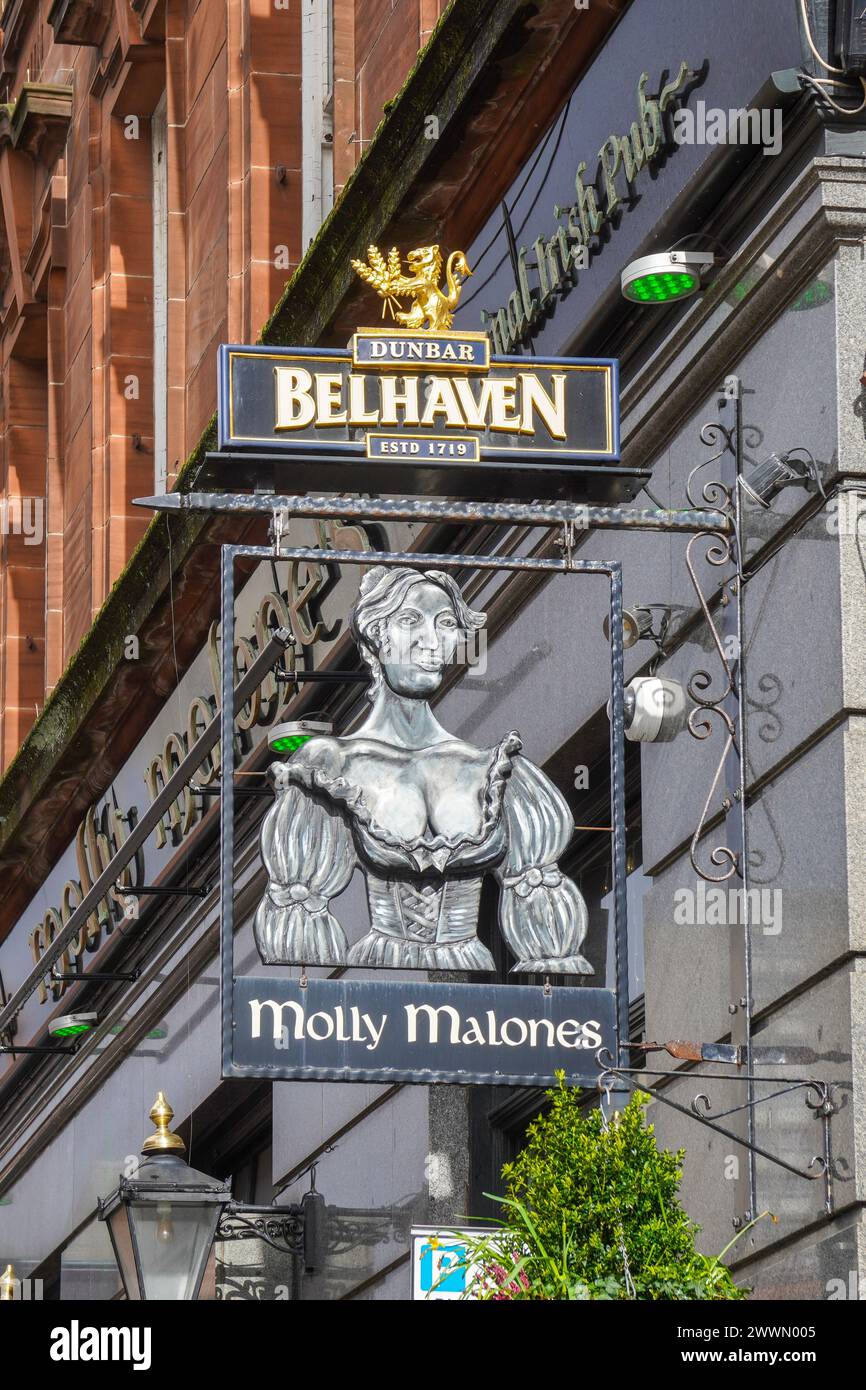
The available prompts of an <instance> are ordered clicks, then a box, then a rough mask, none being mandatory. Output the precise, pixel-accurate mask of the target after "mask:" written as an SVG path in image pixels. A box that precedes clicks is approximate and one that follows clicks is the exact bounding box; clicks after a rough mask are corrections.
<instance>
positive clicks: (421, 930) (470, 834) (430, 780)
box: [255, 566, 593, 975]
mask: <svg viewBox="0 0 866 1390" xmlns="http://www.w3.org/2000/svg"><path fill="white" fill-rule="evenodd" d="M484 621H485V615H484V614H483V613H476V612H473V610H472V609H471V608H470V607H469V606H468V605H467V603H466V602H465V600H464V598H463V596H462V594H461V592H460V589H459V588H458V586H457V584H456V583H455V582H454V580H453V579H451V577H450V576H449V575H447V574H445V573H442V572H439V571H432V570H431V571H426V572H424V571H418V570H412V569H386V568H385V567H384V566H377V567H376V568H374V569H371V570H370V571H369V572H368V573H367V574H365V576H364V578H363V580H362V582H361V588H360V595H359V598H358V601H357V603H356V605H355V608H354V610H353V613H352V618H351V622H352V630H353V633H354V636H355V639H356V641H357V642H358V645H359V648H360V651H361V655H362V656H363V658H364V660H365V662H366V663H367V665H368V666H369V667H370V670H371V673H372V681H371V685H370V689H369V699H370V703H371V705H372V709H371V711H370V714H369V715H368V717H367V719H366V720H365V721H364V723H363V724H362V725H361V726H360V727H359V728H358V729H357V730H356V731H355V732H354V733H351V734H347V735H346V736H344V737H339V738H337V737H333V738H314V739H311V740H310V741H309V742H308V743H307V744H305V745H304V746H303V747H302V748H300V749H299V750H298V752H296V753H295V754H294V756H293V757H292V758H291V760H290V761H287V762H281V763H277V764H275V765H274V767H273V768H272V769H271V776H272V779H273V782H274V787H275V791H276V800H275V804H274V805H273V807H272V808H271V810H270V811H269V812H268V815H267V816H266V818H265V822H264V827H263V830H262V857H263V860H264V864H265V867H266V869H267V872H268V876H269V887H268V890H267V893H266V894H265V896H264V898H263V899H262V901H261V903H260V905H259V908H258V911H257V914H256V919H255V937H256V943H257V945H258V949H259V953H260V955H261V957H262V960H263V961H264V962H265V963H266V964H289V963H296V964H300V963H303V964H307V965H316V964H320V965H357V966H391V967H395V968H402V969H423V970H427V969H430V970H492V969H493V968H494V962H493V957H492V956H491V954H490V952H489V951H488V949H487V947H486V946H484V945H483V944H482V943H481V942H480V941H479V939H478V936H477V923H478V909H479V902H480V897H481V884H482V880H483V878H484V875H485V874H486V873H488V872H489V873H493V874H495V876H496V878H497V880H498V882H499V885H500V906H499V926H500V929H501V931H502V934H503V936H504V937H505V940H506V941H507V943H508V945H509V947H510V948H511V950H512V952H513V953H514V955H515V956H516V958H517V963H516V964H515V965H514V966H513V972H527V971H541V972H546V973H558V974H580V975H590V974H592V973H593V972H592V967H591V966H590V964H589V962H588V961H587V960H586V959H585V958H584V957H583V956H582V955H581V953H580V948H581V946H582V944H583V939H584V936H585V935H586V906H585V904H584V901H583V899H582V897H581V895H580V893H579V892H578V890H577V888H576V886H575V885H574V883H572V882H571V880H570V879H568V878H566V877H565V876H564V875H563V874H562V873H561V872H560V870H559V867H558V860H559V858H560V856H561V855H562V853H563V851H564V850H565V848H566V846H567V844H568V842H569V840H570V838H571V834H572V817H571V814H570V812H569V809H568V805H567V803H566V801H565V800H564V798H563V797H562V796H561V795H560V793H559V791H558V790H557V789H556V787H555V786H554V785H553V783H552V782H551V781H550V780H549V779H548V778H547V777H546V776H545V775H544V773H543V772H541V771H540V770H539V769H538V768H537V767H535V765H534V764H533V763H531V762H529V760H528V759H526V758H524V757H522V756H521V747H522V744H521V740H520V738H519V736H518V735H517V734H516V733H509V734H507V735H506V736H505V738H503V739H502V741H501V742H500V743H499V744H498V745H497V746H496V747H495V748H487V749H480V748H474V747H472V745H471V744H468V743H464V742H463V741H462V740H461V739H459V738H455V737H454V736H453V735H452V734H449V733H448V732H447V730H446V729H444V728H443V727H442V725H441V724H440V723H439V722H438V720H437V719H436V717H435V715H434V714H433V711H432V710H431V708H430V704H429V700H430V698H431V697H432V696H433V695H434V694H435V693H436V691H437V690H438V689H439V687H440V685H441V683H442V680H443V676H444V671H445V668H446V666H447V665H448V663H449V662H451V661H453V659H454V656H455V652H456V650H457V646H458V643H459V642H460V640H461V639H462V638H465V636H466V635H467V634H468V633H469V632H470V631H472V630H473V629H475V628H478V627H481V626H483V624H484ZM356 867H360V868H361V870H362V871H363V874H364V877H365V879H366V884H367V897H368V902H369V908H370V924H371V925H370V930H369V932H368V933H367V935H366V936H364V937H363V938H362V939H361V940H359V941H356V942H355V943H354V944H353V945H352V946H351V947H350V946H349V945H348V942H347V939H346V935H345V933H344V931H343V928H342V927H341V926H340V924H339V922H338V921H337V919H336V918H335V916H334V914H333V913H332V912H331V906H330V904H331V899H332V898H334V897H336V896H337V895H338V894H339V893H341V892H342V891H343V889H344V888H345V887H346V885H347V884H348V882H349V880H350V878H351V877H352V874H353V872H354V870H355V868H356Z"/></svg>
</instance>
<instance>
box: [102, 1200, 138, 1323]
mask: <svg viewBox="0 0 866 1390" xmlns="http://www.w3.org/2000/svg"><path fill="white" fill-rule="evenodd" d="M108 1230H109V1234H110V1236H111V1244H112V1245H113V1246H114V1256H115V1259H116V1260H117V1267H118V1269H119V1270H120V1277H121V1279H122V1280H123V1287H124V1289H125V1290H126V1296H127V1298H128V1299H132V1300H135V1301H138V1300H139V1299H140V1298H141V1290H140V1289H139V1287H138V1270H137V1269H136V1267H135V1252H134V1250H133V1247H132V1235H131V1233H130V1229H129V1208H128V1207H127V1205H126V1203H125V1202H120V1203H119V1204H118V1206H116V1207H115V1209H114V1211H113V1212H112V1214H111V1216H109V1218H108Z"/></svg>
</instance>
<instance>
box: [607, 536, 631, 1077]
mask: <svg viewBox="0 0 866 1390" xmlns="http://www.w3.org/2000/svg"><path fill="white" fill-rule="evenodd" d="M623 683H624V673H623V629H622V566H621V565H620V564H616V565H613V564H612V565H611V569H610V689H611V708H610V713H611V719H610V810H611V817H612V820H613V841H612V846H611V849H612V859H613V865H612V867H613V875H612V877H613V920H614V966H615V972H616V974H615V979H616V1047H617V1066H620V1067H621V1066H626V1065H627V1064H628V1057H627V1055H626V1046H625V1044H626V1041H627V1039H628V1035H629V1023H628V1020H629V997H628V995H629V983H628V916H627V907H626V902H627V888H626V845H625V712H624V709H623V699H622V694H623ZM615 693H618V695H619V698H618V699H617V698H614V695H615Z"/></svg>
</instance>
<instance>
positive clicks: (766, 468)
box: [739, 448, 824, 510]
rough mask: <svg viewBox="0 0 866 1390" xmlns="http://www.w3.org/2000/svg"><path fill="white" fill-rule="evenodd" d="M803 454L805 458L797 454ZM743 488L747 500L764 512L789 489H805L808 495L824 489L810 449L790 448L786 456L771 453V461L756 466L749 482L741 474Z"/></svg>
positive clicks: (740, 480) (767, 459)
mask: <svg viewBox="0 0 866 1390" xmlns="http://www.w3.org/2000/svg"><path fill="white" fill-rule="evenodd" d="M797 454H803V455H804V457H803V458H797V457H795V455H797ZM739 483H740V487H741V488H742V490H743V492H744V493H745V494H746V496H747V497H749V498H751V500H752V501H753V502H756V503H757V505H758V506H759V507H763V508H764V509H765V510H766V509H768V508H769V506H770V503H771V501H772V500H773V498H774V497H775V496H776V495H777V493H779V492H782V491H783V489H784V488H786V487H802V488H805V489H806V490H807V491H808V492H815V491H820V492H821V494H822V495H823V493H824V487H823V484H822V482H821V476H820V474H819V472H818V465H817V463H816V462H815V459H814V458H813V456H812V454H810V453H809V450H808V449H802V448H796V449H789V450H788V452H787V453H786V454H770V456H769V458H766V459H764V460H763V462H762V463H759V464H757V466H756V467H755V469H754V470H753V472H751V473H750V474H749V477H748V479H747V478H746V477H745V476H744V475H743V474H742V473H741V474H740V478H739Z"/></svg>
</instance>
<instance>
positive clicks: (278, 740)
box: [268, 719, 334, 755]
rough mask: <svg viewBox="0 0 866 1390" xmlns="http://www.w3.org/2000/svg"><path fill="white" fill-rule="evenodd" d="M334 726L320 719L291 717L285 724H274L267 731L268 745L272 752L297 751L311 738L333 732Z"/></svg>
mask: <svg viewBox="0 0 866 1390" xmlns="http://www.w3.org/2000/svg"><path fill="white" fill-rule="evenodd" d="M333 729H334V726H333V724H331V723H330V722H329V721H327V720H324V719H321V720H318V719H293V720H291V721H290V722H289V723H286V724H275V725H274V726H273V728H272V729H271V730H270V732H269V733H268V747H269V748H270V750H271V752H272V753H282V754H284V755H285V754H289V755H291V754H292V753H295V752H297V750H298V749H299V748H302V747H303V745H304V744H305V743H309V741H310V739H311V738H319V737H321V736H322V735H323V734H330V733H332V732H333Z"/></svg>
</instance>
